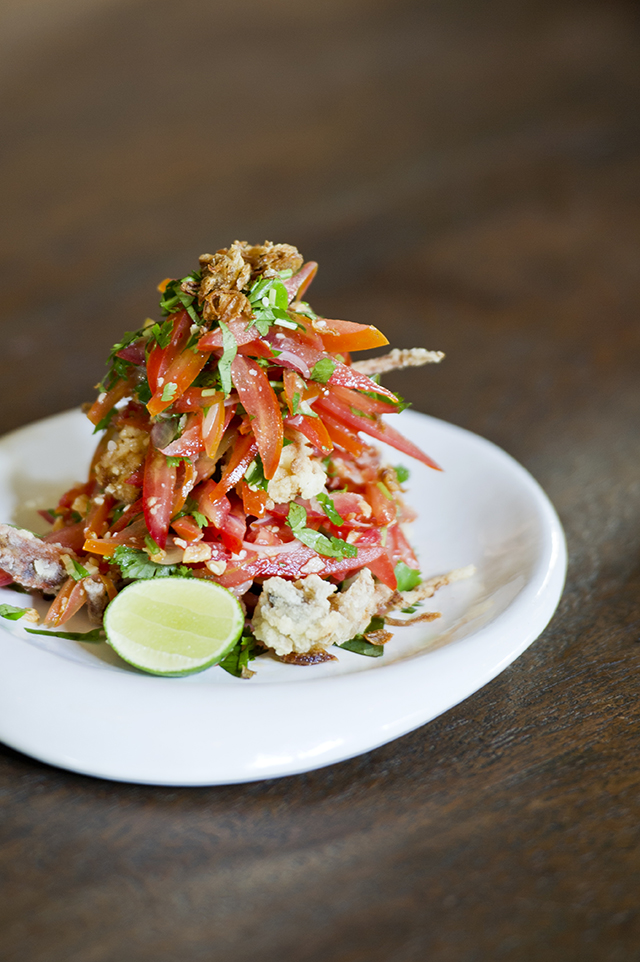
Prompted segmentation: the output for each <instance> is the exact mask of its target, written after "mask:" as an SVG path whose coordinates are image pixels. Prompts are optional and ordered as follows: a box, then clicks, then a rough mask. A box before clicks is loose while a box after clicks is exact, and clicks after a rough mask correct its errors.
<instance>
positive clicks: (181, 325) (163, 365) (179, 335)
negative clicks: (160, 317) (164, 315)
mask: <svg viewBox="0 0 640 962" xmlns="http://www.w3.org/2000/svg"><path fill="white" fill-rule="evenodd" d="M171 317H172V318H173V329H172V332H171V340H170V341H169V343H168V344H167V346H166V347H160V345H159V344H156V345H155V347H153V348H152V349H151V351H150V352H149V357H148V358H147V381H148V382H149V387H150V388H151V393H152V394H155V393H156V391H157V389H158V378H160V377H164V374H165V371H166V370H167V368H168V367H169V365H170V364H171V362H172V361H174V360H175V359H176V358H177V357H178V355H179V353H180V351H181V350H182V348H183V347H184V345H185V344H186V343H187V341H188V339H189V330H190V328H191V318H190V317H189V315H188V314H187V312H186V311H178V313H177V314H172V315H171Z"/></svg>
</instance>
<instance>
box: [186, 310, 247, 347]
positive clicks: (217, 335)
mask: <svg viewBox="0 0 640 962" xmlns="http://www.w3.org/2000/svg"><path fill="white" fill-rule="evenodd" d="M226 324H227V327H228V328H229V331H230V332H231V334H233V336H234V338H235V341H236V344H237V345H238V347H241V346H242V345H243V344H248V343H249V342H250V341H254V340H255V339H256V338H257V337H258V330H257V328H256V326H255V324H254V323H253V321H251V322H249V321H248V320H247V318H246V317H231V318H229V320H228V321H227V322H226ZM222 346H223V344H222V328H220V327H217V328H216V329H215V331H209V333H208V334H203V336H202V337H201V338H200V340H199V341H198V350H199V351H216V350H218V349H219V348H221V347H222Z"/></svg>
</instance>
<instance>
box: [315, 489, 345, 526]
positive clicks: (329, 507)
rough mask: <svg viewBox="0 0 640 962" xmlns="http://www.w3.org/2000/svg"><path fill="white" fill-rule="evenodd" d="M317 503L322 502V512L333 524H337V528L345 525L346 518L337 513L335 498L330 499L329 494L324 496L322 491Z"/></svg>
mask: <svg viewBox="0 0 640 962" xmlns="http://www.w3.org/2000/svg"><path fill="white" fill-rule="evenodd" d="M316 501H319V502H320V504H321V505H322V510H323V511H324V513H325V514H326V516H327V518H328V519H329V521H331V523H332V524H335V526H336V527H337V528H339V527H340V526H341V525H343V524H344V518H341V517H340V515H339V514H338V512H337V511H336V506H335V504H334V502H333V498H330V497H329V495H328V494H324V492H322V491H321V492H320V494H317V495H316Z"/></svg>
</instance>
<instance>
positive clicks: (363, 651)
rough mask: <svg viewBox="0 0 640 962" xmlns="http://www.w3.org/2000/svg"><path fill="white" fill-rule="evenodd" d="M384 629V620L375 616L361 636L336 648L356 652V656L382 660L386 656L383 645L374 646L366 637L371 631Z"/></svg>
mask: <svg viewBox="0 0 640 962" xmlns="http://www.w3.org/2000/svg"><path fill="white" fill-rule="evenodd" d="M381 628H384V618H380V617H378V615H374V616H373V618H372V619H371V621H370V622H369V624H368V625H367V627H366V628H365V629H364V631H363V632H362V634H361V635H356V636H355V638H352V639H351V640H350V641H345V642H344V643H343V644H341V645H336V648H344V649H345V650H346V651H354V652H355V653H356V655H367V656H368V657H369V658H381V657H382V655H383V654H384V646H383V645H372V644H371V642H370V641H367V639H366V637H365V635H368V634H369V632H371V631H380V629H381Z"/></svg>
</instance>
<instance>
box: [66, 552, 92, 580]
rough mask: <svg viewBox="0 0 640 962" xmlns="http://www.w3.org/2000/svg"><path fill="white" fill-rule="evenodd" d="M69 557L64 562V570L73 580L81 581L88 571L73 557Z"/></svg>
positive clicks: (86, 576)
mask: <svg viewBox="0 0 640 962" xmlns="http://www.w3.org/2000/svg"><path fill="white" fill-rule="evenodd" d="M68 557H69V561H68V562H67V563H66V564H65V566H64V567H65V570H66V572H67V574H68V575H69V577H70V578H73V580H74V581H81V580H82V579H83V578H88V577H89V572H88V571H87V569H86V568H83V566H82V565H81V564H79V563H78V562H77V561H76V560H75V559H74V558H72V557H71V556H68Z"/></svg>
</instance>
